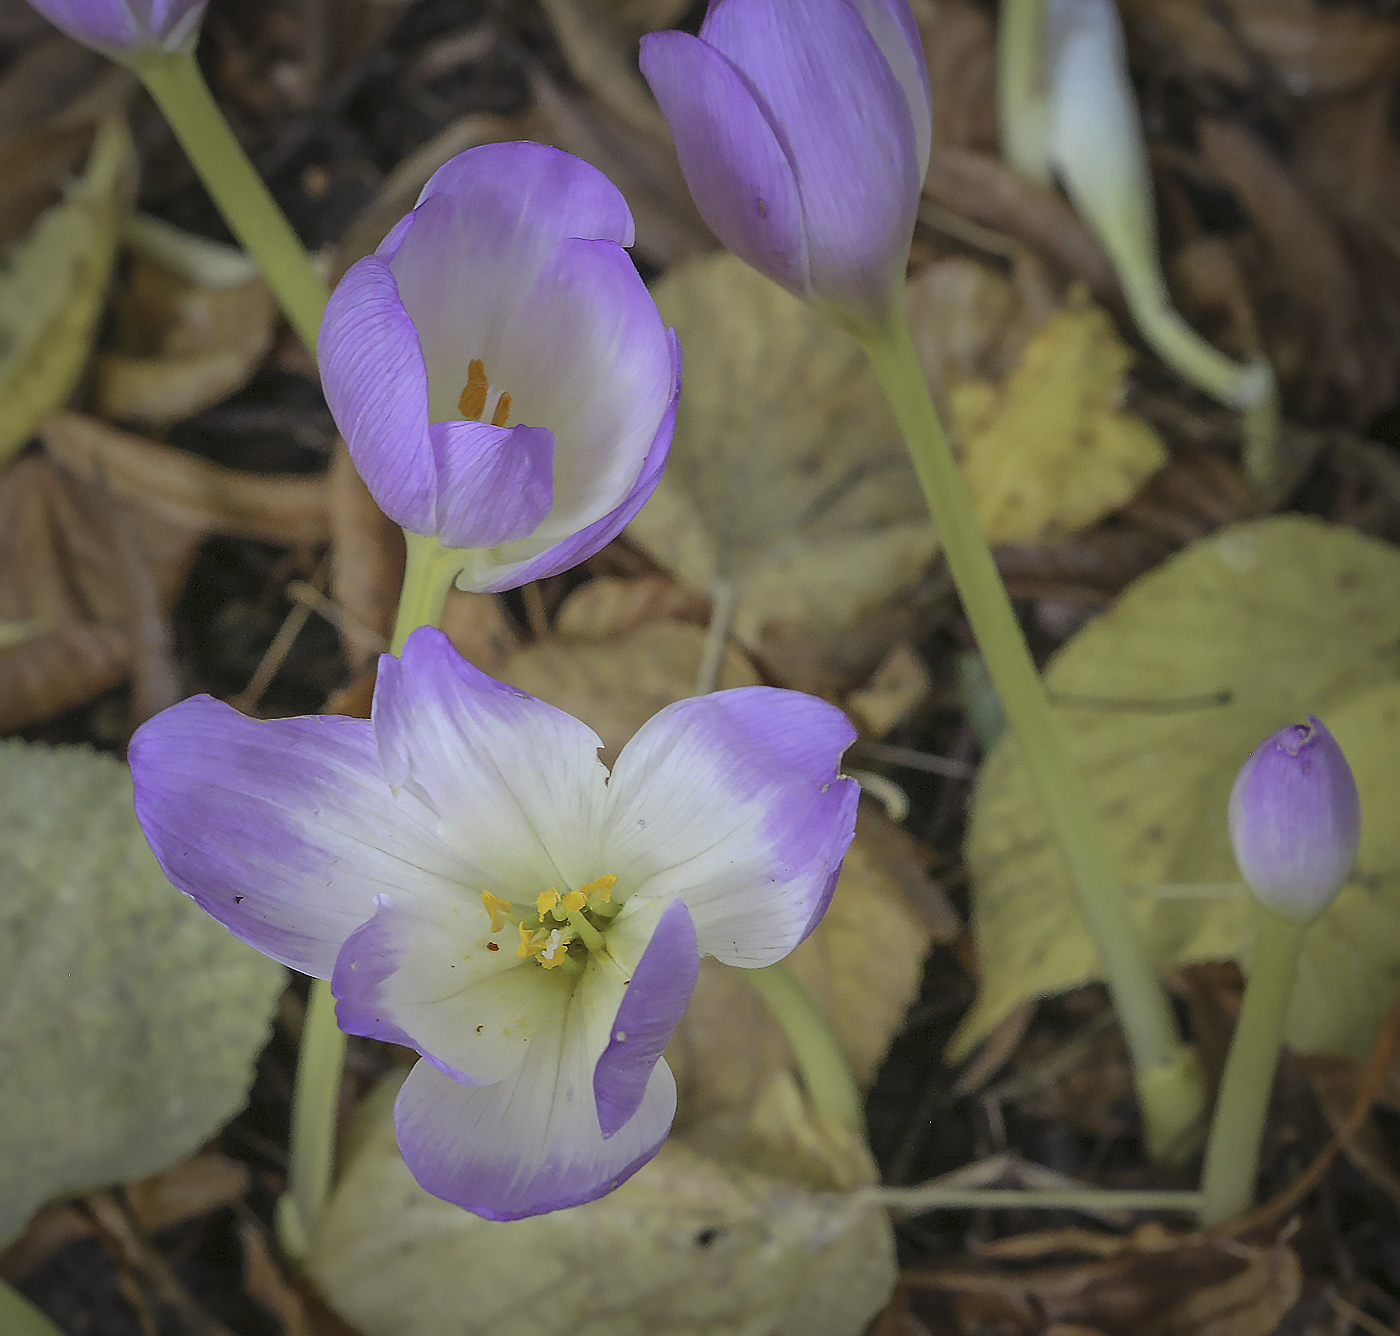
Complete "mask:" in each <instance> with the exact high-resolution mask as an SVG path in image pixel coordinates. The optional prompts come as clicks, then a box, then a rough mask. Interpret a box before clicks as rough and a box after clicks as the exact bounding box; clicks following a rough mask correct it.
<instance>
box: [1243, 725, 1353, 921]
mask: <svg viewBox="0 0 1400 1336" xmlns="http://www.w3.org/2000/svg"><path fill="white" fill-rule="evenodd" d="M1360 839H1361V799H1360V795H1359V794H1358V793H1357V791H1356V780H1355V778H1354V777H1353V776H1352V773H1351V767H1350V766H1349V765H1348V764H1347V759H1346V757H1345V756H1344V755H1343V754H1342V749H1341V748H1340V747H1339V746H1338V745H1337V740H1336V739H1335V738H1334V737H1333V736H1332V735H1331V733H1329V732H1328V731H1327V729H1326V728H1325V727H1323V725H1322V723H1321V722H1320V721H1319V720H1318V719H1317V718H1315V717H1314V716H1313V715H1309V716H1308V721H1307V723H1305V724H1291V725H1289V726H1288V727H1287V728H1281V729H1280V730H1279V731H1278V732H1277V733H1275V734H1274V735H1273V736H1272V737H1270V738H1268V739H1266V740H1265V741H1264V742H1262V743H1261V744H1260V745H1259V746H1258V747H1257V748H1255V750H1254V752H1253V753H1252V754H1251V755H1250V757H1249V759H1248V760H1247V761H1246V762H1245V763H1244V765H1243V766H1242V767H1241V769H1240V773H1239V775H1238V776H1237V777H1236V779H1235V784H1234V788H1233V789H1232V790H1231V791H1230V840H1231V843H1232V844H1233V845H1234V850H1235V861H1236V863H1238V864H1239V868H1240V871H1241V872H1242V873H1243V874H1244V879H1245V881H1246V882H1248V883H1249V887H1250V889H1251V890H1252V891H1253V892H1254V894H1255V895H1257V896H1258V897H1259V899H1260V900H1262V901H1263V902H1264V904H1266V905H1267V906H1268V907H1269V908H1270V909H1272V910H1274V911H1275V912H1277V913H1279V914H1285V915H1287V916H1289V917H1290V918H1296V919H1301V920H1303V921H1304V922H1307V921H1310V920H1311V919H1314V918H1316V917H1317V916H1318V915H1319V914H1321V913H1322V911H1323V910H1325V909H1326V908H1327V906H1328V905H1330V904H1331V903H1332V901H1333V900H1334V899H1335V898H1336V895H1337V892H1338V891H1340V890H1341V888H1342V887H1343V886H1344V885H1345V884H1346V880H1347V877H1348V876H1349V875H1350V873H1351V869H1352V865H1353V864H1354V863H1355V862H1356V850H1357V846H1358V844H1359V842H1360Z"/></svg>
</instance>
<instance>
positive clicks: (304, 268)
mask: <svg viewBox="0 0 1400 1336" xmlns="http://www.w3.org/2000/svg"><path fill="white" fill-rule="evenodd" d="M125 59H126V63H127V64H129V65H130V66H131V68H132V69H133V70H135V72H136V74H137V75H138V76H139V77H140V79H141V82H142V83H143V84H145V86H146V91H147V92H149V93H150V95H151V97H152V99H154V101H155V103H156V105H157V106H158V107H159V108H160V110H161V114H162V115H163V116H164V117H165V119H166V121H167V122H168V123H169V125H170V128H171V129H172V130H173V131H174V132H175V137H176V138H177V139H179V141H180V144H181V147H182V148H184V150H185V152H186V154H187V155H188V156H189V159H190V162H191V163H192V164H193V165H194V169H195V171H196V172H198V173H199V178H200V180H201V181H203V182H204V186H205V189H206V190H208V191H209V194H210V196H211V197H212V198H213V200H214V203H215V205H216V206H217V207H218V210H219V212H220V214H222V215H223V218H224V221H225V222H226V223H227V224H228V225H229V229H230V230H231V231H232V232H233V234H234V236H235V237H237V239H238V242H239V244H240V245H241V246H242V247H243V249H244V250H246V251H247V252H248V253H249V254H250V255H251V256H252V257H253V259H254V260H256V261H257V264H258V268H259V269H261V270H262V272H263V276H264V277H265V278H266V279H267V283H268V286H269V287H270V288H271V289H272V295H273V296H274V297H275V298H276V299H277V304H278V305H279V306H280V307H281V308H282V311H283V313H284V314H285V315H286V317H287V320H288V321H289V322H290V324H291V326H292V328H293V329H294V330H295V331H296V333H297V337H298V338H299V339H301V341H302V343H304V344H305V345H306V347H307V348H308V349H309V350H310V352H311V353H312V355H313V356H314V355H315V352H316V335H317V332H318V331H319V330H320V328H321V316H322V314H323V313H324V311H325V309H326V302H327V301H328V300H329V298H330V290H329V288H328V287H327V286H326V281H325V279H323V278H322V277H321V275H320V274H319V273H318V272H317V271H316V266H315V264H314V263H313V262H312V260H311V258H310V256H308V255H307V253H306V250H305V248H304V247H303V246H302V244H301V242H300V241H299V240H298V238H297V235H296V233H295V232H294V231H293V230H292V227H291V224H290V223H288V221H287V219H286V216H285V215H284V214H283V212H282V210H281V209H280V208H279V207H278V205H277V202H276V201H275V200H274V199H273V198H272V195H271V192H269V190H268V188H267V186H266V185H265V184H264V182H263V179H262V177H260V176H259V175H258V173H257V170H256V169H255V168H254V166H253V164H252V163H251V162H249V161H248V155H247V154H246V153H245V152H244V151H243V147H242V145H241V144H239V142H238V140H237V138H236V137H235V136H234V133H233V131H232V130H231V129H230V128H229V124H228V122H227V121H226V120H225V119H224V116H223V113H222V112H221V111H220V110H219V106H218V103H216V102H215V101H214V96H213V94H212V93H211V92H210V91H209V85H208V84H206V83H205V82H204V76H203V75H202V74H201V73H200V70H199V65H198V63H197V62H196V60H195V57H194V53H193V52H192V51H185V50H178V51H162V50H155V49H150V50H142V51H133V52H131V53H129V54H128V55H127V56H126V58H125Z"/></svg>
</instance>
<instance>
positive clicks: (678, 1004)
mask: <svg viewBox="0 0 1400 1336" xmlns="http://www.w3.org/2000/svg"><path fill="white" fill-rule="evenodd" d="M699 972H700V949H699V947H698V945H697V944H696V938H695V924H694V923H693V922H692V921H691V918H690V911H689V910H687V909H686V907H685V905H684V904H682V903H681V901H679V900H672V901H671V902H670V903H669V904H668V905H667V906H666V908H665V909H664V910H663V911H662V913H661V918H660V920H659V921H658V922H657V925H656V930H655V932H653V933H652V938H651V941H650V942H649V943H648V944H647V948H646V950H645V951H644V952H643V953H642V958H641V960H640V961H638V963H637V967H636V969H635V970H633V972H632V978H631V980H630V981H629V982H628V984H627V991H626V992H625V993H624V994H623V995H622V1005H621V1006H619V1007H618V1009H617V1016H616V1018H615V1019H614V1021H613V1025H612V1030H611V1031H610V1033H609V1036H608V1046H607V1048H605V1049H604V1050H603V1056H602V1057H601V1058H599V1059H598V1065H597V1067H595V1068H594V1071H593V1094H594V1097H595V1099H596V1100H597V1102H598V1123H599V1125H600V1126H601V1127H602V1129H603V1136H604V1137H611V1136H612V1135H613V1134H614V1133H615V1132H617V1130H618V1129H619V1128H620V1127H622V1126H623V1125H624V1124H625V1123H626V1122H627V1121H628V1119H630V1118H631V1117H632V1116H633V1114H635V1113H636V1112H637V1110H638V1109H639V1108H640V1107H641V1103H642V1099H643V1097H644V1096H645V1095H646V1091H647V1083H648V1081H650V1079H651V1072H652V1068H653V1067H655V1066H656V1064H657V1062H658V1061H659V1060H660V1058H661V1054H662V1053H663V1052H664V1051H665V1049H666V1044H667V1042H668V1041H669V1040H670V1038H671V1031H672V1030H674V1029H675V1028H676V1026H677V1025H678V1024H679V1023H680V1019H681V1017H682V1016H684V1015H685V1009H686V1007H688V1006H689V1005H690V995H691V993H693V992H694V991H695V980H696V977H697V976H698V974H699Z"/></svg>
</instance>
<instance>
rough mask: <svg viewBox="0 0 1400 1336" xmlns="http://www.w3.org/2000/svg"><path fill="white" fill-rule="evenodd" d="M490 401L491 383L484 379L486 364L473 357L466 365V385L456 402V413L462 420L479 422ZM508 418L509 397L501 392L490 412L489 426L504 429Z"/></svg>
mask: <svg viewBox="0 0 1400 1336" xmlns="http://www.w3.org/2000/svg"><path fill="white" fill-rule="evenodd" d="M490 400H491V382H490V381H489V380H488V379H487V378H486V363H485V362H483V361H482V360H481V358H479V357H473V358H472V360H471V361H470V362H468V363H467V383H466V386H465V388H464V389H463V390H462V397H461V398H460V399H458V400H457V411H458V412H460V413H461V415H462V416H463V417H464V418H471V419H473V420H474V421H477V422H480V421H481V420H482V416H483V415H484V414H485V412H486V405H487V404H488V403H489V402H490ZM509 418H510V395H508V394H507V393H506V392H505V391H504V390H502V391H501V392H500V394H499V395H498V397H497V399H496V404H495V407H494V408H493V409H492V411H491V425H492V426H493V427H504V426H505V425H506V422H507V421H508V420H509Z"/></svg>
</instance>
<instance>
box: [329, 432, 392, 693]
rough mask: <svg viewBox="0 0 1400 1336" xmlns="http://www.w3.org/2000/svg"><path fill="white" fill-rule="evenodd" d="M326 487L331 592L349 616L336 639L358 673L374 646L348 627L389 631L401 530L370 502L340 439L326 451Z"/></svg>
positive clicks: (380, 634) (385, 635) (380, 633)
mask: <svg viewBox="0 0 1400 1336" xmlns="http://www.w3.org/2000/svg"><path fill="white" fill-rule="evenodd" d="M328 489H329V504H330V530H331V596H332V597H333V598H334V599H335V601H336V602H337V603H338V604H340V606H341V607H342V608H344V609H345V611H346V612H347V613H348V614H349V616H350V622H349V623H347V624H346V625H343V626H342V627H341V628H340V631H341V637H340V638H341V643H342V645H343V646H344V648H345V656H346V658H347V659H349V661H350V667H351V669H352V671H355V672H359V671H360V670H362V669H364V668H365V667H367V666H368V665H369V664H370V663H371V662H372V661H373V659H374V658H375V656H376V655H377V654H378V652H379V650H378V647H377V644H376V643H375V642H374V641H370V640H368V639H367V638H366V637H364V636H362V635H356V634H355V633H354V631H353V630H350V629H348V628H349V626H350V625H359V626H363V627H365V628H366V629H368V630H369V631H372V632H373V633H374V635H375V637H376V640H378V641H387V640H388V639H389V636H390V634H391V633H392V632H393V629H394V613H395V611H396V609H397V608H398V603H399V589H400V587H401V586H402V584H403V568H404V538H403V530H401V529H400V528H399V526H398V525H397V524H395V523H394V521H393V520H391V519H389V518H388V517H387V516H386V515H385V514H384V512H383V511H382V510H380V509H379V507H378V506H377V505H375V503H374V498H373V497H372V496H371V495H370V494H369V489H368V488H367V487H366V486H365V484H364V482H363V480H362V479H361V478H360V475H359V474H358V473H356V472H355V465H354V464H353V463H352V462H351V460H350V452H349V451H348V450H347V449H346V448H345V443H344V442H343V441H340V442H337V444H336V447H335V453H334V454H333V455H332V456H331V467H330V474H329V476H328Z"/></svg>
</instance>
